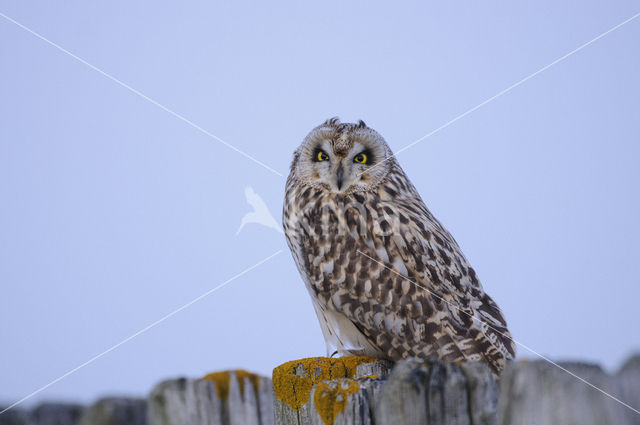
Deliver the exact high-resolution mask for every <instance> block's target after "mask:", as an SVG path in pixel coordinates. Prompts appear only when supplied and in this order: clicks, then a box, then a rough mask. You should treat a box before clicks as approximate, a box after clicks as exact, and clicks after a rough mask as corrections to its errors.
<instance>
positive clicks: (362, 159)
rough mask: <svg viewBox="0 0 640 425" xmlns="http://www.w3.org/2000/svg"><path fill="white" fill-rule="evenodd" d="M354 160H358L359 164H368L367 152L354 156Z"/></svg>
mask: <svg viewBox="0 0 640 425" xmlns="http://www.w3.org/2000/svg"><path fill="white" fill-rule="evenodd" d="M353 162H357V163H358V164H366V163H367V154H366V153H359V154H358V155H356V156H355V158H353Z"/></svg>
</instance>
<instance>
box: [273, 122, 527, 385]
mask: <svg viewBox="0 0 640 425" xmlns="http://www.w3.org/2000/svg"><path fill="white" fill-rule="evenodd" d="M283 215H284V217H283V224H284V231H285V234H286V236H287V242H288V244H289V248H290V249H291V252H292V253H293V258H294V259H295V262H296V264H297V266H298V269H299V271H300V274H301V275H302V278H303V280H304V282H305V284H306V286H307V289H308V290H309V293H310V294H311V299H312V301H313V305H314V307H315V310H316V313H317V315H318V319H319V320H320V326H321V327H322V332H323V335H324V338H325V341H326V343H327V351H328V352H334V350H337V351H338V352H339V353H341V354H347V355H367V356H372V357H381V358H388V359H391V360H398V359H401V358H405V357H421V358H427V357H432V358H439V359H442V360H449V361H458V360H471V361H483V362H486V363H487V364H488V365H489V367H490V368H491V370H492V371H493V372H494V373H496V374H498V373H500V371H502V369H503V368H504V364H505V361H506V360H509V359H512V358H513V357H514V356H515V346H514V343H513V340H512V339H511V336H510V334H509V331H508V330H507V325H506V322H505V319H504V317H503V316H502V314H501V312H500V309H499V308H498V306H497V305H496V303H495V302H494V301H493V300H492V299H491V298H490V297H489V296H488V295H487V294H486V293H485V292H484V291H483V290H482V286H481V285H480V282H479V281H478V278H477V277H476V273H475V271H474V270H473V269H472V268H471V266H470V265H469V263H468V262H467V260H466V259H465V257H464V255H463V254H462V252H461V251H460V247H459V246H458V244H457V243H456V241H455V240H454V239H453V237H452V236H451V235H450V234H449V232H448V231H447V230H446V229H445V228H444V227H443V226H442V225H441V224H440V223H439V222H438V220H436V219H435V218H434V217H433V215H431V213H430V212H429V210H428V209H427V207H426V206H425V204H424V202H423V201H422V199H421V198H420V195H419V194H418V192H417V191H416V189H415V188H414V187H413V185H412V184H411V182H410V181H409V178H408V177H407V176H406V175H405V173H404V171H402V168H400V165H399V164H398V162H397V161H396V159H395V158H394V157H393V155H392V153H391V150H390V149H389V146H388V145H387V143H386V142H385V141H384V139H383V138H382V136H380V135H379V134H378V133H377V132H376V131H374V130H373V129H371V128H369V127H367V126H366V125H365V123H364V122H362V121H360V122H358V123H357V124H351V123H340V121H339V120H338V119H337V118H332V119H330V120H328V121H326V122H325V123H323V124H322V125H320V126H318V127H316V128H314V129H313V130H312V131H311V133H309V134H308V135H307V137H306V138H305V139H304V140H303V142H302V144H301V145H300V147H299V148H298V149H297V150H296V151H295V153H294V155H293V163H292V164H291V173H290V174H289V178H288V179H287V186H286V194H285V202H284V213H283Z"/></svg>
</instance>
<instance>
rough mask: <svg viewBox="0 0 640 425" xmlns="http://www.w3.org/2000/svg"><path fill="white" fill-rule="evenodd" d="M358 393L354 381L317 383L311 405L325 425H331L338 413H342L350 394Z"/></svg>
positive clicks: (357, 385)
mask: <svg viewBox="0 0 640 425" xmlns="http://www.w3.org/2000/svg"><path fill="white" fill-rule="evenodd" d="M358 391H360V385H359V384H358V383H357V382H356V381H339V382H337V383H333V384H331V383H329V382H319V383H318V384H317V386H316V390H315V392H314V393H313V403H314V405H315V408H316V411H317V412H318V414H319V415H320V418H321V419H322V422H324V424H325V425H333V423H334V422H335V420H336V417H337V416H338V413H341V412H344V409H345V408H346V407H347V399H348V398H349V396H350V395H351V394H355V393H357V392H358Z"/></svg>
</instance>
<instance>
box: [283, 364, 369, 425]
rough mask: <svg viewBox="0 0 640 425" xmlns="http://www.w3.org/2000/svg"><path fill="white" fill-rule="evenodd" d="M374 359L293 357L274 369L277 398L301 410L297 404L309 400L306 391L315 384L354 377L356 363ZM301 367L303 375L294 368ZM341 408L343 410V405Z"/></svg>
mask: <svg viewBox="0 0 640 425" xmlns="http://www.w3.org/2000/svg"><path fill="white" fill-rule="evenodd" d="M376 360H377V359H374V358H371V357H339V358H335V359H334V358H328V357H312V358H308V359H301V360H293V361H290V362H287V363H284V364H282V365H280V366H278V367H276V368H275V369H274V370H273V389H274V392H275V395H276V397H278V398H279V399H280V400H281V401H283V402H284V403H286V404H287V405H288V406H289V407H291V408H292V409H293V410H300V407H302V405H303V404H305V403H307V402H308V401H309V394H310V393H311V389H312V388H313V386H314V385H315V384H318V383H320V382H322V381H327V380H330V379H339V378H353V377H354V376H355V374H356V369H357V368H358V366H359V365H361V364H365V363H372V362H375V361H376ZM300 369H302V371H303V372H304V374H303V376H298V375H297V374H296V370H300ZM354 384H355V385H357V384H356V383H354ZM316 394H317V393H316ZM336 397H337V394H336ZM345 399H346V397H345ZM314 401H315V398H314ZM321 402H322V403H324V404H323V405H325V404H326V402H325V400H321ZM345 402H346V401H345ZM316 404H317V402H316ZM342 410H344V406H343V407H342ZM336 415H337V413H336ZM334 418H335V417H334ZM323 420H324V419H323ZM325 423H326V422H325Z"/></svg>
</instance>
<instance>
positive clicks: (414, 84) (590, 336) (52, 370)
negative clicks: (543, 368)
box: [0, 0, 640, 403]
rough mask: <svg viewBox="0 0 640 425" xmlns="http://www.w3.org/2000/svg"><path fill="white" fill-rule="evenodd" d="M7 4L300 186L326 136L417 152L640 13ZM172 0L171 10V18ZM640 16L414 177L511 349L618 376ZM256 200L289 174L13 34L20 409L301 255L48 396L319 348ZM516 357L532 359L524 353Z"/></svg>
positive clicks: (430, 156)
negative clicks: (500, 314)
mask: <svg viewBox="0 0 640 425" xmlns="http://www.w3.org/2000/svg"><path fill="white" fill-rule="evenodd" d="M158 3H159V2H152V1H142V2H135V3H134V2H126V1H121V0H118V1H108V2H106V1H102V2H84V1H77V0H76V1H66V2H50V1H31V2H24V1H0V12H2V13H4V14H6V15H8V16H10V17H11V18H13V19H15V20H17V21H19V22H21V23H22V24H24V25H26V26H28V27H29V28H31V29H33V30H34V31H37V32H39V33H41V34H42V35H43V36H45V37H47V38H49V39H50V40H51V41H53V42H55V43H58V44H59V45H61V46H63V47H64V48H66V49H68V50H69V51H71V52H73V53H74V54H76V55H78V56H80V57H81V58H83V59H84V60H86V61H88V62H90V63H92V64H93V65H95V66H97V67H99V68H101V69H102V70H104V71H105V72H107V73H109V74H111V75H113V76H114V77H116V78H118V79H121V80H122V81H123V82H125V83H127V84H129V85H131V86H132V87H134V88H136V89H137V90H139V91H141V92H142V93H144V94H146V95H147V96H150V97H151V98H153V99H155V100H157V101H158V102H160V103H162V104H164V105H166V106H167V107H168V108H170V109H172V110H174V111H176V112H177V113H179V114H182V115H183V116H185V117H187V118H188V119H190V120H192V121H193V122H195V123H197V124H198V125H200V126H202V127H203V128H204V129H206V130H208V131H210V132H211V133H213V134H215V135H217V136H219V137H220V138H222V139H224V140H225V141H227V142H228V143H231V144H232V145H234V146H236V147H237V148H239V149H241V150H244V151H246V152H247V153H249V154H251V155H253V156H255V157H256V158H258V159H259V160H260V161H263V162H264V163H266V164H268V165H269V166H270V167H273V168H274V169H276V170H279V171H280V172H281V173H283V174H286V172H287V171H288V167H289V163H290V160H291V154H292V152H293V150H294V149H295V147H296V146H297V145H298V144H299V142H300V141H301V140H302V138H303V137H304V136H305V134H306V133H307V132H308V131H309V130H310V129H311V128H312V127H313V126H315V125H317V124H318V123H320V122H321V121H323V120H324V119H326V118H328V117H331V116H334V115H339V116H340V117H342V118H343V120H346V121H354V120H357V119H363V120H365V121H366V122H367V123H368V124H369V125H370V126H372V127H373V128H375V129H377V130H378V131H379V132H380V133H381V134H382V135H383V136H385V138H386V139H387V141H388V142H389V144H390V146H391V147H392V149H394V150H398V149H400V148H402V147H404V146H406V145H407V144H409V143H411V142H413V141H414V140H416V139H418V138H419V137H421V136H423V135H425V134H427V133H429V132H430V131H432V130H433V129H435V128H437V127H439V126H441V125H442V124H444V123H445V122H447V121H449V120H451V119H452V118H455V117H456V116H458V115H459V114H461V113H463V112H465V111H467V110H468V109H470V108H472V107H473V106H475V105H477V104H478V103H480V102H482V101H484V100H485V99H487V98H489V97H491V96H493V95H494V94H496V93H498V92H500V91H501V90H503V89H504V88H506V87H508V86H509V85H511V84H512V83H514V82H516V81H518V80H520V79H521V78H523V77H526V76H527V75H529V74H531V73H532V72H534V71H536V70H538V69H540V68H541V67H543V66H545V65H547V64H548V63H550V62H552V61H554V60H555V59H557V58H558V57H560V56H562V55H564V54H566V53H568V52H569V51H571V50H573V49H575V48H576V47H578V46H579V45H581V44H582V43H584V42H586V41H588V40H590V39H592V38H594V37H595V36H597V35H599V34H601V33H602V32H604V31H606V30H608V29H609V28H611V27H613V26H615V25H616V24H618V23H620V22H622V21H624V20H625V19H627V18H629V17H630V16H632V15H634V14H636V13H638V12H640V5H638V3H637V2H635V1H619V0H616V1H611V2H595V1H586V2H585V1H581V2H555V1H548V0H543V1H538V2H533V3H532V2H519V4H513V3H505V2H497V1H487V2H471V1H462V2H439V3H431V4H430V5H428V6H425V5H424V4H423V2H415V3H400V4H398V3H396V4H393V5H391V4H389V3H380V4H371V3H370V2H360V3H351V4H347V3H342V2H322V3H321V4H318V5H316V6H309V5H306V6H302V5H301V4H299V3H294V2H291V3H279V2H268V3H264V4H258V3H256V4H247V3H237V2H236V3H234V4H233V5H231V4H214V3H213V2H205V1H199V2H182V3H181V4H180V5H176V4H172V5H169V4H168V3H169V2H166V3H167V4H158ZM172 3H173V2H172ZM638 40H640V18H639V19H637V20H635V21H632V22H630V23H629V24H627V25H625V26H624V27H622V28H620V29H619V30H617V31H615V32H613V33H611V34H609V35H607V36H606V37H604V38H602V39H600V40H598V41H597V42H595V43H594V44H592V45H590V46H589V47H587V48H585V49H584V50H582V51H580V52H579V53H577V54H575V55H573V56H571V57H569V58H568V59H566V60H565V61H563V62H561V63H559V64H557V65H556V66H554V67H552V68H550V69H548V70H546V71H544V72H543V73H541V74H540V75H538V76H536V77H534V78H533V79H531V80H529V81H527V82H525V83H524V84H522V85H521V86H519V87H517V88H515V89H514V90H512V91H511V92H509V93H507V94H505V95H504V96H502V97H500V98H499V99H497V100H495V101H493V102H491V103H489V104H488V105H486V106H484V107H482V108H481V109H479V110H477V111H475V112H473V113H471V114H469V115H468V116H466V117H464V118H462V119H461V120H459V121H457V122H456V123H454V124H453V125H451V126H450V127H448V128H446V129H444V130H442V131H441V132H439V133H437V134H435V135H434V136H432V137H430V138H428V139H426V140H425V141H423V142H422V143H420V144H418V145H416V146H414V147H413V148H411V149H410V150H407V151H406V152H404V153H402V154H400V155H399V157H398V159H399V161H400V163H401V164H402V166H403V167H404V169H405V171H406V172H407V174H408V175H409V176H410V177H411V179H412V181H413V182H414V184H415V185H416V186H417V188H418V189H419V191H420V192H421V194H422V196H423V198H424V199H425V201H426V203H427V205H428V206H429V207H430V209H431V210H432V211H433V212H434V214H435V215H436V216H437V217H438V218H439V219H440V220H441V221H442V222H443V223H444V224H445V226H447V227H448V228H449V230H450V231H451V232H452V233H453V235H454V236H455V238H456V239H457V240H458V242H459V243H460V245H461V246H462V248H463V250H464V252H465V253H466V255H467V257H468V258H469V260H470V262H471V263H472V264H473V266H474V267H475V269H476V270H477V272H478V275H479V276H480V279H481V280H482V282H483V285H484V287H485V289H486V291H487V292H488V293H489V294H490V295H491V296H492V297H493V298H494V299H495V300H496V301H497V302H498V304H499V305H500V306H501V307H502V309H503V311H504V312H505V315H506V317H507V320H508V323H509V325H510V329H511V331H512V333H513V335H514V337H515V338H516V339H517V340H518V341H521V342H522V343H524V344H526V345H528V346H530V347H532V348H534V349H535V350H537V351H539V352H540V353H543V354H544V355H547V356H550V357H552V358H553V359H568V358H570V359H580V360H586V361H593V362H599V363H601V364H603V365H605V366H606V367H607V368H609V369H610V370H613V369H614V368H615V367H617V366H618V365H619V363H620V362H621V361H622V360H623V359H624V358H625V357H626V356H627V355H629V354H630V353H631V352H633V351H637V350H639V349H640V332H639V331H638V321H637V317H636V316H637V311H638V298H639V296H640V286H639V283H640V282H639V278H638V258H639V254H640V248H639V247H638V244H637V241H638V240H639V239H640V225H639V224H638V219H637V217H639V216H640V201H639V199H638V183H639V182H640V170H639V168H638V158H639V157H640V147H639V145H638V122H639V118H640V117H639V112H638V111H639V110H640V109H639V105H638V103H639V99H640V81H639V79H638V75H640V44H638ZM246 186H251V187H253V189H254V190H255V191H256V192H257V193H258V194H259V195H260V196H262V197H263V199H264V200H265V201H266V203H267V204H268V205H269V207H270V208H271V210H272V212H273V213H274V215H276V217H277V218H278V220H279V218H280V210H281V206H282V197H283V191H284V179H283V178H281V177H279V176H277V175H275V174H272V173H270V172H269V171H267V170H265V169H263V168H261V167H260V166H258V165H256V164H255V163H253V162H251V161H249V160H247V159H246V158H244V157H242V156H240V155H239V154H237V153H236V152H234V151H232V150H230V149H229V148H227V147H225V146H223V145H222V144H220V143H219V142H217V141H215V140H213V139H211V138H209V137H207V136H206V135H204V134H202V133H201V132H199V131H197V130H195V129H194V128H192V127H190V126H189V125H187V124H186V123H184V122H182V121H180V120H178V119H177V118H175V117H174V116H171V115H170V114H168V113H167V112H165V111H163V110H161V109H160V108H158V107H157V106H154V105H153V104H151V103H149V102H148V101H146V100H144V99H142V98H140V97H138V96H136V95H135V94H133V93H131V92H129V91H127V90H126V89H124V88H122V87H120V86H118V85H117V84H115V83H114V82H113V81H110V80H109V79H107V78H105V77H104V76H103V75H100V74H99V73H97V72H96V71H94V70H92V69H90V68H88V67H87V66H85V65H83V64H81V63H79V62H77V61H76V60H74V59H73V58H71V57H69V56H67V55H65V54H63V53H62V52H60V51H58V50H56V49H54V48H53V47H52V46H50V45H47V44H46V43H44V42H43V41H42V40H39V39H37V38H36V37H34V36H33V35H31V34H29V33H28V32H26V31H25V30H23V29H21V28H19V27H17V26H16V25H15V24H13V23H10V22H8V21H7V20H5V19H4V18H1V17H0V202H1V204H0V284H1V285H2V286H1V292H0V293H1V296H0V341H2V342H1V344H2V345H1V348H0V353H1V354H0V356H1V357H0V402H4V403H10V402H13V401H15V400H17V399H19V398H21V397H22V396H24V395H26V394H28V393H30V392H32V391H33V390H35V389H37V388H39V387H41V386H42V385H45V384H47V383H48V382H50V381H51V380H53V379H55V378H57V377H58V376H60V375H62V374H63V373H65V372H67V371H68V370H70V369H72V368H74V367H76V366H77V365H79V364H81V363H83V362H84V361H86V360H87V359H89V358H91V357H92V356H94V355H96V354H98V353H100V352H102V351H103V350H105V349H107V348H109V347H110V346H112V345H113V344H116V343H117V342H119V341H121V340H122V339H124V338H126V337H128V336H129V335H131V334H132V333H134V332H136V331H137V330H139V329H141V328H143V327H145V326H147V325H148V324H150V323H152V322H153V321H155V320H157V319H158V318H160V317H162V316H164V315H165V314H167V313H169V312H171V311H172V310H174V309H175V308H178V307H180V306H181V305H183V304H184V303H186V302H188V301H190V300H191V299H193V298H195V297H197V296H199V295H200V294H202V293H204V292H205V291H207V290H209V289H211V288H213V287H215V286H216V285H218V284H220V283H222V282H224V281H225V280H227V279H229V278H230V277H232V276H234V275H236V274H237V273H239V272H241V271H242V270H244V269H245V268H247V267H249V266H251V265H253V264H255V263H256V262H258V261H259V260H261V259H263V258H265V257H267V256H269V255H271V254H272V253H274V252H276V251H277V250H279V249H283V250H284V252H283V253H282V254H280V255H279V256H277V257H275V258H274V259H273V260H271V261H269V262H267V263H266V264H264V265H262V266H260V267H259V268H257V269H255V270H253V271H251V272H249V273H247V274H246V275H244V276H242V277H240V278H238V279H237V280H235V281H234V282H232V283H230V284H229V285H228V286H226V287H224V288H223V289H220V290H219V291H216V292H215V293H213V294H211V295H210V296H209V297H207V298H205V299H203V300H202V301H200V302H198V303H196V304H194V305H192V306H191V307H189V308H188V309H186V310H184V311H182V312H180V313H179V314H177V315H175V316H174V317H172V318H170V319H168V320H167V321H166V322H164V323H162V324H160V325H158V326H157V327H155V328H153V329H152V330H150V331H149V332H147V333H145V334H143V335H141V336H139V337H137V338H136V339H134V340H132V341H130V342H128V343H127V344H124V345H123V346H121V347H119V348H118V349H116V350H114V351H113V352H111V353H109V354H107V355H106V356H104V357H103V358H101V359H99V360H97V361H96V362H94V363H93V364H91V365H89V366H87V367H86V368H84V369H82V370H80V371H78V372H77V373H75V374H73V375H71V376H69V377H67V378H66V379H64V380H62V381H60V382H58V383H57V384H55V385H53V386H51V387H50V388H48V389H47V390H46V391H44V392H42V393H41V394H39V395H38V396H37V397H35V398H34V400H32V401H38V400H43V399H49V400H50V399H63V400H81V401H89V400H91V399H93V398H95V397H97V396H101V395H107V394H114V393H125V394H134V395H144V394H146V393H147V392H148V391H149V389H150V388H151V386H152V385H153V384H154V383H156V382H158V381H159V380H160V379H163V378H167V377H172V376H178V375H187V376H199V375H203V374H205V373H206V372H209V371H213V370H220V369H227V368H237V367H241V368H246V369H249V370H253V371H257V372H260V373H263V374H267V375H268V374H270V373H271V369H272V368H273V367H274V366H276V365H278V364H280V363H283V362H285V361H288V360H292V359H296V358H300V357H307V356H314V355H322V354H323V353H324V342H323V339H322V335H321V333H320V329H319V327H318V325H317V322H316V318H315V314H314V312H313V309H312V306H311V303H310V301H309V297H308V295H307V293H306V290H305V289H304V286H303V284H302V281H301V279H300V278H299V276H298V273H297V270H296V269H295V265H294V263H293V260H292V259H291V256H290V254H289V252H288V249H287V247H286V244H285V241H284V237H283V236H282V235H281V234H279V233H277V232H276V231H274V230H272V229H268V228H266V227H259V226H257V225H248V226H246V227H245V228H244V229H243V231H242V232H241V233H240V234H239V235H238V236H236V230H237V228H238V226H239V224H240V219H241V217H242V216H243V215H244V214H245V213H246V212H248V211H249V206H248V205H247V204H246V201H245V198H244V188H245V187H246ZM519 354H520V357H532V354H531V353H528V352H526V350H524V349H522V348H519Z"/></svg>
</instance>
